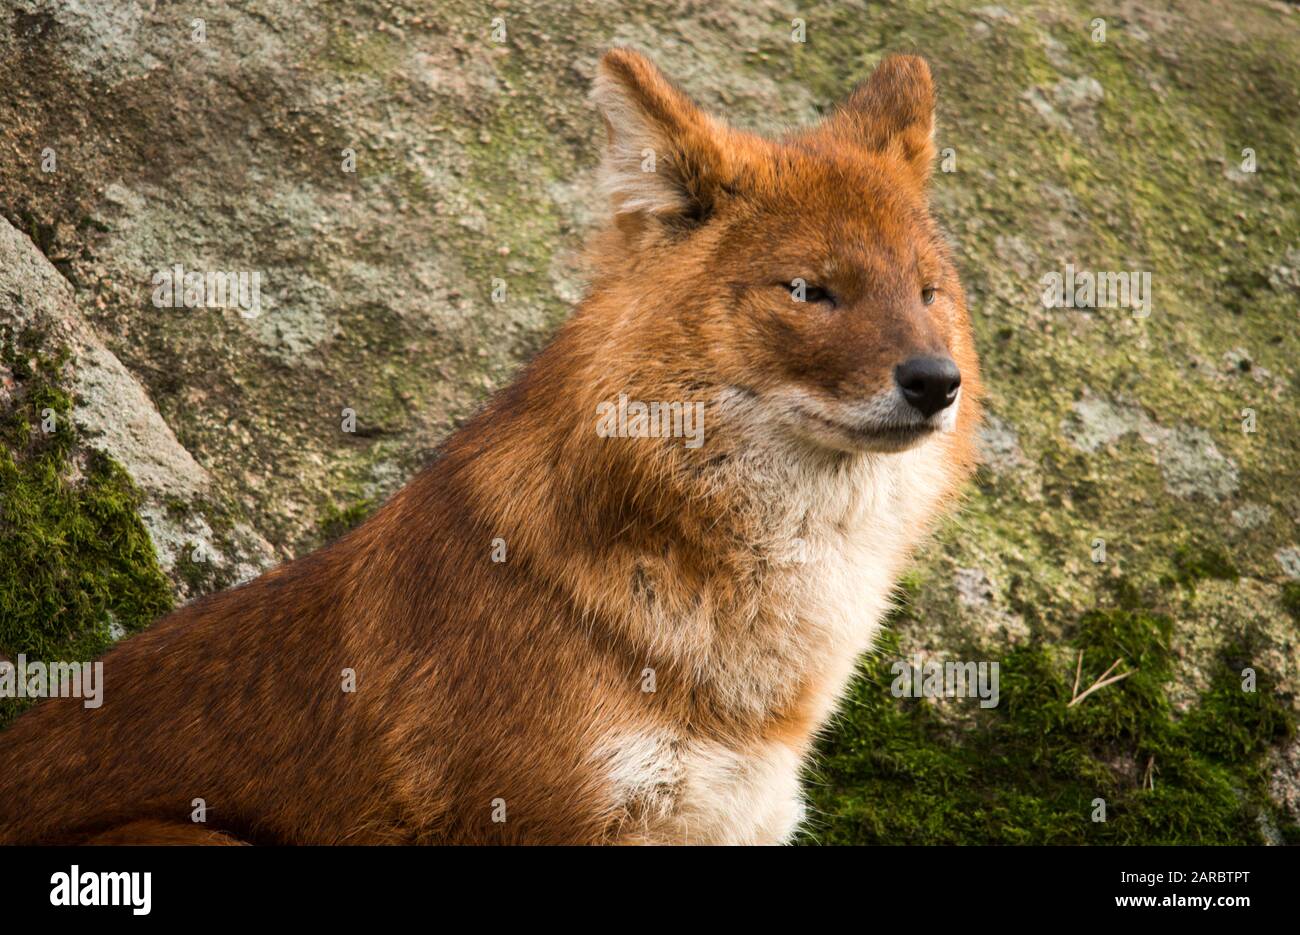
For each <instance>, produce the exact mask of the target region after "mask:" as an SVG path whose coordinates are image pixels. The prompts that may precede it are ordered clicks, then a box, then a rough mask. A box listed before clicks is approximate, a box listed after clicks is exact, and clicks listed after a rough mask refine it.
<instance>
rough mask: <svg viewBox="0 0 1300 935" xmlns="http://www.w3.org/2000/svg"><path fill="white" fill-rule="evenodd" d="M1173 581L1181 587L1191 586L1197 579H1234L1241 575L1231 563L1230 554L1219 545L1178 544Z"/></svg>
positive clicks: (1175, 552) (1175, 553) (1175, 551)
mask: <svg viewBox="0 0 1300 935" xmlns="http://www.w3.org/2000/svg"><path fill="white" fill-rule="evenodd" d="M1174 569H1175V573H1174V576H1173V579H1172V580H1173V581H1174V582H1176V583H1178V584H1180V585H1182V586H1183V587H1192V586H1194V585H1195V584H1196V583H1197V582H1198V581H1205V580H1207V579H1210V578H1218V579H1219V580H1222V581H1236V580H1237V579H1238V578H1239V577H1240V576H1241V575H1240V573H1239V572H1238V571H1237V566H1236V565H1235V564H1233V561H1232V556H1231V555H1229V554H1228V550H1227V549H1225V548H1224V547H1223V546H1221V545H1214V546H1206V547H1199V548H1198V547H1195V546H1191V545H1180V546H1178V548H1177V549H1175V550H1174Z"/></svg>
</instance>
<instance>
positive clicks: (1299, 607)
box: [1282, 581, 1300, 620]
mask: <svg viewBox="0 0 1300 935" xmlns="http://www.w3.org/2000/svg"><path fill="white" fill-rule="evenodd" d="M1282 608H1283V609H1284V610H1285V611H1286V612H1287V613H1288V614H1290V615H1291V617H1292V618H1293V619H1295V620H1300V581H1288V582H1287V583H1286V584H1284V585H1282Z"/></svg>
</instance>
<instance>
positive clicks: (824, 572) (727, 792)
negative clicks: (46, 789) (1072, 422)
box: [601, 443, 944, 844]
mask: <svg viewBox="0 0 1300 935" xmlns="http://www.w3.org/2000/svg"><path fill="white" fill-rule="evenodd" d="M943 456H944V450H943V446H942V444H938V443H936V444H927V445H923V446H921V447H919V448H917V449H914V450H912V451H909V452H905V453H900V454H896V455H888V456H879V457H873V458H869V459H862V460H861V461H859V462H857V463H855V464H854V465H852V466H851V468H849V469H847V470H845V471H844V472H843V473H842V474H840V475H836V476H832V477H825V476H808V477H790V476H785V477H780V476H768V477H751V478H749V480H748V482H749V483H750V484H751V485H753V489H754V490H755V492H756V494H757V496H756V497H755V502H756V503H761V504H763V510H764V515H763V516H762V517H761V524H760V526H759V527H758V528H761V530H762V535H761V542H759V543H758V545H759V549H758V550H756V551H757V552H758V554H759V557H760V560H761V561H763V562H764V563H765V566H764V567H765V569H766V571H765V573H764V574H762V575H755V577H754V579H753V581H754V582H755V584H754V585H753V590H754V592H755V593H754V594H753V600H752V601H748V602H745V603H743V604H741V605H740V607H739V608H737V607H735V606H734V605H733V607H732V610H733V612H738V613H740V614H743V615H745V616H746V619H742V620H728V621H719V620H716V619H714V620H709V621H699V620H696V621H687V623H686V626H685V627H683V626H682V624H683V621H682V620H680V619H678V620H664V621H661V623H662V625H664V626H665V628H666V629H667V630H668V631H669V632H673V631H675V632H677V633H679V634H680V633H682V632H699V633H708V634H709V639H708V641H707V643H705V644H702V645H698V646H696V647H694V649H695V651H696V652H697V654H698V658H697V660H696V668H697V669H698V670H699V673H700V676H701V677H702V678H707V679H708V680H709V681H710V684H711V685H713V686H714V688H715V689H716V690H718V691H719V692H720V693H721V694H722V695H723V697H725V698H727V699H728V700H729V701H730V704H731V705H732V706H733V707H734V709H735V710H737V711H744V712H746V713H751V714H762V713H765V712H767V711H770V710H773V708H774V706H775V705H777V704H780V703H783V702H787V701H788V700H789V698H790V693H791V691H792V690H793V686H802V687H803V691H804V692H805V697H804V699H803V700H804V703H805V704H806V705H807V706H809V707H810V708H811V710H812V711H813V719H814V720H815V721H816V722H817V723H819V724H820V723H824V721H825V719H826V718H827V717H829V715H830V714H831V712H832V710H833V708H834V706H835V704H836V703H837V702H838V700H839V697H840V695H841V694H842V692H843V690H844V687H845V685H846V684H847V682H848V680H849V678H850V677H851V675H852V671H853V667H854V664H855V661H856V658H857V656H858V655H859V654H860V653H861V652H863V651H864V650H865V649H867V648H868V647H869V646H870V644H871V641H872V639H873V638H874V636H875V634H876V632H877V630H878V627H879V624H880V621H881V619H882V618H883V616H884V614H885V611H886V610H887V608H888V606H889V602H890V592H891V589H892V586H893V582H894V580H895V578H896V576H897V574H898V572H899V570H900V569H901V566H902V563H903V562H904V561H905V560H906V557H907V555H908V553H909V551H910V549H911V548H912V546H913V545H914V544H915V542H916V540H917V539H918V538H919V537H920V535H921V533H922V530H923V528H924V524H925V520H926V518H927V517H928V514H929V513H930V512H931V510H932V508H933V506H934V502H935V500H936V499H937V498H938V497H939V495H940V493H941V491H942V489H943V476H942V473H941V468H942V462H941V459H942V457H943ZM723 603H724V602H722V601H715V602H710V601H707V600H706V601H705V602H703V604H702V605H700V607H699V608H697V610H696V611H695V613H696V614H697V615H698V614H707V613H709V612H710V611H714V612H716V611H717V610H718V609H719V607H720V606H721V605H722V604H723ZM669 606H670V605H669ZM665 609H667V608H666V606H661V608H660V610H661V611H663V610H665ZM678 648H679V649H681V648H685V644H683V645H682V646H679V647H678ZM810 686H811V687H810ZM809 692H811V696H809V695H808V693H809ZM801 757H802V749H801V748H796V747H795V746H792V745H790V744H788V743H785V742H781V741H758V742H755V741H742V740H740V738H739V737H737V738H733V739H728V738H727V737H726V736H724V735H719V734H718V733H717V732H716V731H715V732H712V733H711V734H710V736H708V737H707V738H706V737H702V736H699V735H696V734H693V733H692V732H691V730H690V728H689V727H687V726H683V727H681V728H673V727H665V726H663V725H662V724H660V725H657V726H656V727H655V728H652V729H647V730H646V731H645V732H643V733H636V734H633V735H625V736H622V737H613V738H610V741H609V744H608V746H607V747H606V748H605V749H604V750H603V751H601V758H602V760H603V762H604V763H605V765H606V769H607V774H608V776H609V778H610V782H611V786H612V787H613V789H614V790H615V800H616V802H618V803H620V804H619V806H618V807H620V808H621V809H622V810H624V812H625V814H626V815H627V816H628V818H629V822H628V825H627V826H626V828H625V829H624V833H625V834H626V835H627V836H628V837H629V838H630V839H633V840H647V841H665V842H667V841H675V842H690V843H700V844H744V843H782V842H784V841H787V840H788V839H789V838H790V836H791V835H792V834H793V833H794V830H795V829H796V828H797V826H798V824H799V822H800V821H801V820H802V816H803V812H804V808H803V803H802V799H801V796H800V790H799V773H800V769H801V766H802V763H801Z"/></svg>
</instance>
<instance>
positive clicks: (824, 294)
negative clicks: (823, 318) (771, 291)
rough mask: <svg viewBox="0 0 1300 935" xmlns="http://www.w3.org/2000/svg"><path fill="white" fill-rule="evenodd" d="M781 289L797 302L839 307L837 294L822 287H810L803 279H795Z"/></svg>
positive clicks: (782, 285) (784, 284)
mask: <svg viewBox="0 0 1300 935" xmlns="http://www.w3.org/2000/svg"><path fill="white" fill-rule="evenodd" d="M781 288H782V289H784V290H785V291H786V292H788V293H790V298H792V299H794V300H795V301H796V302H812V303H814V304H816V303H819V302H824V303H826V304H827V305H829V306H830V307H831V308H835V306H837V305H839V301H838V300H837V299H836V298H835V293H833V292H831V291H830V290H829V289H826V288H824V287H822V286H810V285H808V284H807V283H806V282H805V281H804V280H802V279H794V280H791V281H790V282H788V283H784V282H783V283H781Z"/></svg>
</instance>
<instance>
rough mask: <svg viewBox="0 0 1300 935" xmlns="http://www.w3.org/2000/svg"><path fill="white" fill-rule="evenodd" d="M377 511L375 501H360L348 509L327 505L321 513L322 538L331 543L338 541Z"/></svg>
mask: <svg viewBox="0 0 1300 935" xmlns="http://www.w3.org/2000/svg"><path fill="white" fill-rule="evenodd" d="M374 509H375V502H374V501H373V500H359V501H357V502H356V503H353V504H351V505H350V506H346V507H342V508H340V507H338V506H337V505H335V504H333V503H328V504H326V505H325V509H324V510H323V511H321V518H320V533H321V536H322V538H323V539H324V540H325V541H326V542H329V541H331V540H333V539H337V538H338V537H339V536H341V535H343V534H344V533H346V532H348V531H349V530H352V529H355V528H356V527H357V526H359V525H361V522H362V520H364V519H365V518H366V517H367V516H369V515H370V514H371V513H372V512H373V511H374Z"/></svg>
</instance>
